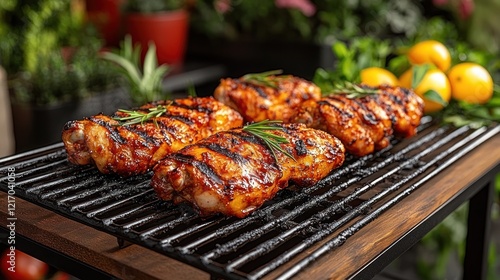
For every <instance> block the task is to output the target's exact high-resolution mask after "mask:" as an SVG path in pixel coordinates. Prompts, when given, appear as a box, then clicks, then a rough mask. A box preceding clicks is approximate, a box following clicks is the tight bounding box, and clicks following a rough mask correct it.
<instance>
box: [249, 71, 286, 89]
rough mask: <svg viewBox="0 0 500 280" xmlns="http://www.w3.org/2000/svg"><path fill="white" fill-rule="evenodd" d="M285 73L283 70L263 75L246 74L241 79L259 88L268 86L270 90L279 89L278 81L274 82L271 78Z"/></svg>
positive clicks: (263, 73)
mask: <svg viewBox="0 0 500 280" xmlns="http://www.w3.org/2000/svg"><path fill="white" fill-rule="evenodd" d="M281 73H283V70H273V71H267V72H262V73H251V74H246V75H244V76H243V77H241V79H242V80H243V81H245V82H247V83H251V84H254V85H258V86H266V87H270V88H278V85H277V84H276V80H272V79H270V78H269V77H270V76H273V75H279V74H281Z"/></svg>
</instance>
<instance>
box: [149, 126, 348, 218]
mask: <svg viewBox="0 0 500 280" xmlns="http://www.w3.org/2000/svg"><path fill="white" fill-rule="evenodd" d="M280 126H281V127H282V128H283V131H280V130H273V131H268V132H269V133H273V134H275V135H279V136H282V137H285V138H286V139H287V140H288V142H289V143H288V144H281V147H282V148H283V149H284V150H286V151H287V152H288V153H290V154H291V155H293V157H294V159H295V160H294V159H292V158H290V157H288V156H286V155H285V154H283V153H281V152H279V151H276V158H275V157H274V156H273V153H272V151H271V150H270V149H269V148H268V147H267V146H266V145H265V144H264V142H263V141H262V140H261V139H260V138H258V137H256V136H254V135H252V134H249V133H247V132H245V131H243V130H242V129H234V130H230V131H225V132H219V133H217V134H214V135H212V136H210V137H208V138H206V139H203V140H201V141H199V142H197V143H195V144H193V145H190V146H187V147H185V148H183V149H182V150H180V151H178V152H176V153H173V154H171V155H169V156H167V157H166V158H165V159H164V160H162V161H160V162H159V163H158V165H157V166H156V167H155V168H154V176H153V179H152V186H153V187H154V189H155V191H156V192H157V194H158V196H159V197H160V198H162V199H164V200H174V202H176V203H180V202H182V201H187V202H189V203H191V204H192V205H194V206H195V208H197V209H198V210H199V212H200V213H201V215H204V216H206V215H211V214H215V213H223V214H225V215H228V216H236V217H239V218H242V217H245V216H246V215H248V214H250V213H251V212H253V211H254V210H256V209H257V208H258V207H260V206H261V205H262V204H263V203H264V202H265V201H267V200H269V199H271V198H272V197H274V195H275V194H276V193H277V192H278V191H279V190H281V189H283V188H285V187H287V186H288V183H289V182H293V183H295V184H296V185H297V186H301V187H307V186H311V185H313V184H315V183H316V182H318V181H319V180H320V179H321V178H323V177H325V176H326V175H328V173H330V172H331V171H332V170H333V169H334V168H336V167H338V166H340V165H342V163H343V161H344V156H345V154H344V152H345V150H344V147H343V145H342V143H341V142H340V141H339V140H338V139H337V138H335V137H333V136H331V135H330V134H328V133H326V132H323V131H320V130H315V129H311V128H307V127H306V126H304V125H303V124H281V125H280Z"/></svg>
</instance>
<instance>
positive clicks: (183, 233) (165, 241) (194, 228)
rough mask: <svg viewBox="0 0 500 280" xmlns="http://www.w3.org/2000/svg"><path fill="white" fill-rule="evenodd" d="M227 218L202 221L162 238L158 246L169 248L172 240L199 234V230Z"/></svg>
mask: <svg viewBox="0 0 500 280" xmlns="http://www.w3.org/2000/svg"><path fill="white" fill-rule="evenodd" d="M227 219H228V218H223V219H212V220H209V221H204V222H202V223H200V224H197V225H194V226H191V227H189V228H187V229H185V230H183V231H181V232H179V233H177V234H174V235H172V236H170V237H168V238H164V239H162V240H161V241H160V244H161V245H162V247H163V248H171V247H172V246H171V245H170V244H171V243H172V242H173V241H174V240H177V239H180V238H182V237H185V236H188V235H191V234H193V233H197V232H199V231H200V230H202V229H205V228H207V227H210V226H214V225H216V224H218V223H220V222H222V221H225V220H227ZM175 249H177V248H175Z"/></svg>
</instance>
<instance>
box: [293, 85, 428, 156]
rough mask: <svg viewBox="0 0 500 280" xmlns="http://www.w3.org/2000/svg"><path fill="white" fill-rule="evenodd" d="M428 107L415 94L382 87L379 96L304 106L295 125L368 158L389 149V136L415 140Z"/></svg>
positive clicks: (325, 100) (341, 98)
mask: <svg viewBox="0 0 500 280" xmlns="http://www.w3.org/2000/svg"><path fill="white" fill-rule="evenodd" d="M423 107H424V103H423V101H422V99H421V98H420V97H419V96H418V95H416V94H415V93H414V92H413V91H411V90H409V89H405V88H400V87H390V86H380V87H378V94H374V95H368V96H364V97H360V98H353V99H350V98H348V97H347V96H346V95H343V94H340V95H330V96H327V97H324V98H322V99H321V100H319V101H314V100H312V101H307V102H304V103H303V104H302V105H301V107H300V108H299V110H298V112H297V114H296V115H295V116H294V117H293V118H292V121H293V122H298V123H304V124H306V125H307V126H308V127H312V128H317V129H321V130H324V131H327V132H329V133H331V134H332V135H334V136H336V137H338V138H339V139H340V140H341V141H342V143H343V144H344V145H345V148H346V150H347V151H348V152H349V153H351V154H353V155H356V156H364V155H367V154H370V153H372V152H373V151H375V150H380V149H382V148H385V147H387V146H388V145H389V136H391V135H393V134H394V135H395V136H398V137H404V138H406V137H411V136H413V135H415V133H416V132H417V126H418V125H419V124H420V119H421V118H422V116H423Z"/></svg>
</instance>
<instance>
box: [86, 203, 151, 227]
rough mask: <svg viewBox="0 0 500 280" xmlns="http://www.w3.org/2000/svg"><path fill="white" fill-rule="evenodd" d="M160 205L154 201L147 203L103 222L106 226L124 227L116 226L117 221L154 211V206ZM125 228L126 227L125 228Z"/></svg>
mask: <svg viewBox="0 0 500 280" xmlns="http://www.w3.org/2000/svg"><path fill="white" fill-rule="evenodd" d="M156 203H158V201H156V200H152V201H149V202H146V203H143V204H141V205H139V206H137V207H133V208H129V210H128V211H125V212H122V213H120V214H117V215H115V216H113V217H109V218H106V219H103V220H102V222H103V223H104V224H105V225H109V226H111V225H114V226H117V227H122V226H120V225H117V224H115V221H116V220H118V219H122V218H126V217H130V216H132V215H136V214H137V213H139V212H141V211H147V210H152V209H154V206H155V204H156ZM95 215H96V214H94V215H92V216H90V217H93V216H95ZM123 228H125V227H123Z"/></svg>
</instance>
